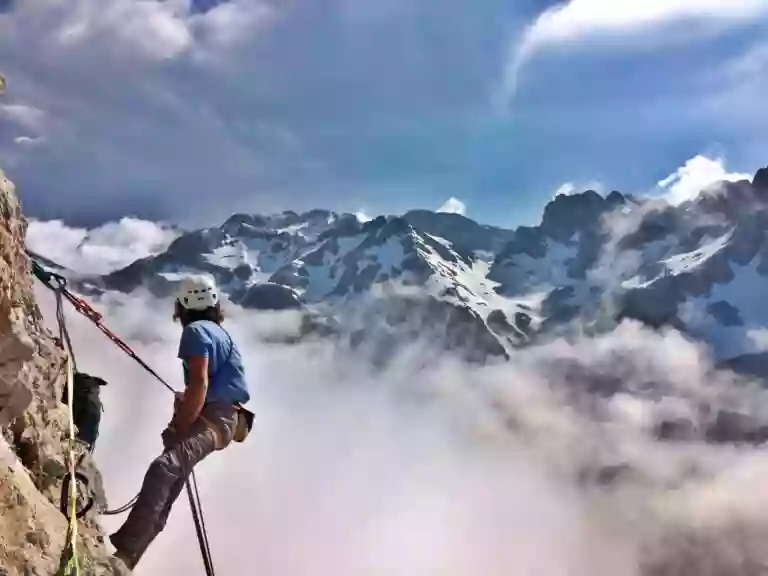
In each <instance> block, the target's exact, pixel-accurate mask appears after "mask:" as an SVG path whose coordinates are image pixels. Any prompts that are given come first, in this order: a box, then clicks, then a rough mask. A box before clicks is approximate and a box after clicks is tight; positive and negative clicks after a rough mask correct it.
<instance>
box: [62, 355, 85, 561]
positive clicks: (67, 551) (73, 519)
mask: <svg viewBox="0 0 768 576" xmlns="http://www.w3.org/2000/svg"><path fill="white" fill-rule="evenodd" d="M65 346H67V351H66V352H67V405H68V406H69V410H68V412H69V446H68V447H67V459H68V460H69V462H68V463H67V464H68V468H69V478H70V483H69V528H68V529H67V540H68V542H67V543H66V545H65V548H64V552H63V556H62V565H61V566H60V569H59V573H58V574H57V576H80V559H79V558H78V556H77V479H76V478H75V460H76V459H75V452H74V446H75V420H74V415H73V410H72V408H73V406H74V392H73V390H72V388H73V380H74V371H73V366H72V350H70V349H69V346H68V345H66V344H65ZM67 556H68V558H67V562H66V564H64V563H63V560H64V558H66V557H67Z"/></svg>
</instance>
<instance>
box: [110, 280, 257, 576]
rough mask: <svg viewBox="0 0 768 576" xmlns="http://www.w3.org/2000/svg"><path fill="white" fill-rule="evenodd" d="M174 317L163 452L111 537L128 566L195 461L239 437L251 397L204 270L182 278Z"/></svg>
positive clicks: (142, 549) (144, 545)
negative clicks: (177, 365) (174, 370)
mask: <svg viewBox="0 0 768 576" xmlns="http://www.w3.org/2000/svg"><path fill="white" fill-rule="evenodd" d="M173 319H174V321H176V320H180V322H181V325H182V334H181V341H180V343H179V352H178V357H179V358H180V359H181V360H182V366H183V373H184V382H185V385H186V388H185V390H184V392H183V393H181V394H179V395H177V397H176V401H175V402H174V414H173V418H172V419H171V422H170V423H169V425H168V427H167V428H166V430H165V431H163V433H162V440H163V446H164V450H163V453H162V454H161V455H160V456H158V457H157V458H156V459H155V460H154V461H153V462H152V463H151V464H150V466H149V469H148V470H147V473H146V475H145V477H144V482H143V484H142V487H141V492H140V493H139V496H138V499H137V501H136V505H135V506H134V507H133V509H132V510H131V513H130V515H129V516H128V518H127V519H126V521H125V523H124V524H123V525H122V526H121V527H120V529H119V530H117V532H115V533H114V534H112V535H111V536H110V540H111V542H112V544H113V545H114V546H115V548H116V552H115V554H114V556H115V558H117V559H118V560H119V561H122V563H123V564H124V565H125V566H126V567H127V568H128V569H130V570H133V568H134V567H135V566H136V564H137V563H138V562H139V560H140V559H141V557H142V555H143V554H144V552H145V551H146V550H147V548H148V547H149V545H150V544H151V543H152V541H153V540H154V539H155V537H156V536H157V535H158V534H159V533H160V532H161V531H162V530H163V528H164V527H165V523H166V520H167V519H168V515H169V513H170V511H171V507H172V506H173V503H174V502H175V501H176V499H177V498H178V496H179V494H180V493H181V491H182V489H183V488H184V483H185V481H186V478H187V476H188V475H189V473H190V471H191V470H192V467H194V466H195V465H196V464H197V463H199V462H200V461H201V460H203V459H204V458H206V457H207V456H209V455H210V454H211V453H213V452H215V451H217V450H222V449H224V448H226V447H227V446H228V445H229V444H230V443H231V442H232V440H233V439H236V437H235V433H236V430H237V427H238V406H239V405H240V404H244V403H246V402H248V400H249V397H250V396H249V393H248V387H247V383H246V380H245V373H244V368H243V363H242V358H241V356H240V352H239V350H238V348H237V345H236V344H235V343H234V341H233V340H232V338H231V337H230V336H229V334H228V333H227V332H226V330H224V329H223V328H222V327H221V323H222V320H223V314H222V311H221V303H220V300H219V293H218V289H217V287H216V285H215V283H214V282H213V281H212V280H211V279H209V278H208V277H206V276H191V277H188V278H186V279H184V280H183V281H182V282H181V285H180V289H179V292H178V296H177V299H176V302H175V310H174V315H173Z"/></svg>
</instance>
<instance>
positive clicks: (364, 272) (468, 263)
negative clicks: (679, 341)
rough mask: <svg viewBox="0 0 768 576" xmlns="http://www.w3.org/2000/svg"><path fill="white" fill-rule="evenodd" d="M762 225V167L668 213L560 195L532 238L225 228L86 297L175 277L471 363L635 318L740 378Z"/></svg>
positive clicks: (429, 216)
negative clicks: (427, 333)
mask: <svg viewBox="0 0 768 576" xmlns="http://www.w3.org/2000/svg"><path fill="white" fill-rule="evenodd" d="M766 224H768V169H763V170H760V171H759V172H758V173H757V175H756V176H755V178H754V180H753V181H752V182H749V181H741V182H723V183H719V184H717V185H715V186H712V187H710V188H709V189H707V190H705V191H702V194H701V195H700V196H699V197H698V198H697V199H696V200H694V201H689V202H686V203H684V204H681V205H679V206H672V205H670V204H668V203H666V202H665V201H663V200H660V199H649V198H634V197H632V196H625V195H622V194H620V193H619V192H612V193H611V194H609V195H607V196H606V197H603V196H601V195H599V194H598V193H596V192H594V191H586V192H583V193H581V194H573V195H558V196H557V197H556V198H555V199H554V200H552V201H551V202H550V203H549V204H547V206H546V208H545V209H544V213H543V217H542V220H541V223H540V224H539V225H538V226H533V227H520V228H518V229H516V230H505V229H501V228H496V227H491V226H482V225H480V224H478V223H476V222H474V221H472V220H470V219H468V218H465V217H463V216H460V215H456V214H443V213H434V212H429V211H412V212H408V213H406V214H404V215H402V216H387V217H385V216H380V217H378V218H376V219H374V220H371V221H368V222H363V221H361V220H360V219H359V218H358V217H357V216H355V215H353V214H337V213H334V212H329V211H326V210H313V211H311V212H307V213H305V214H296V213H294V212H284V213H281V214H276V215H271V216H259V215H247V214H237V215H234V216H232V217H231V218H230V219H229V220H227V221H226V222H225V223H224V224H222V225H221V226H219V227H214V228H206V229H202V230H197V231H193V232H189V233H186V234H183V235H182V236H180V237H179V238H177V239H176V240H175V241H174V242H173V243H172V244H171V246H170V247H169V248H168V250H166V251H165V252H164V253H162V254H159V255H157V256H153V257H149V258H146V259H143V260H140V261H137V262H135V263H133V264H132V265H130V266H128V267H127V268H124V269H122V270H118V271H116V272H113V273H111V274H109V275H106V276H104V277H102V278H99V279H97V280H94V282H93V283H94V284H95V285H97V286H99V287H101V288H104V289H115V290H121V291H131V290H133V289H135V288H137V287H139V286H144V287H148V288H150V289H151V290H153V291H155V292H157V293H160V294H167V293H169V291H170V289H171V288H172V287H173V284H174V282H175V281H176V280H177V279H178V278H179V276H180V275H181V274H184V273H188V272H206V273H210V274H212V275H214V276H215V277H216V279H217V281H218V282H219V283H220V284H221V286H222V287H223V289H224V291H225V292H226V293H227V294H228V296H229V298H230V299H231V300H232V301H234V302H235V303H238V304H240V305H242V306H243V307H245V308H255V309H262V310H284V309H300V310H305V311H307V313H311V314H313V315H316V316H323V317H333V318H336V320H338V321H340V323H341V325H345V326H346V327H347V328H349V330H350V331H351V333H354V334H357V335H358V336H360V333H361V332H362V333H367V332H370V331H371V330H372V328H371V326H372V322H373V320H374V319H375V320H377V321H382V320H383V324H382V322H378V323H376V330H378V331H379V332H381V330H380V328H381V326H382V325H383V326H385V327H386V328H387V329H390V328H392V329H395V330H396V333H397V334H400V335H401V336H402V334H401V332H398V330H402V329H403V328H404V327H405V328H406V329H407V330H408V331H412V332H414V333H417V332H419V331H424V330H432V331H434V333H435V335H436V336H438V337H439V339H440V340H441V341H442V342H443V343H444V344H445V345H447V346H449V347H451V348H457V349H458V348H460V349H462V350H470V351H472V352H471V355H472V356H473V357H479V358H486V357H487V356H489V355H490V356H508V355H509V354H510V353H512V352H513V351H514V350H515V348H517V347H520V346H524V345H526V344H529V343H531V342H534V341H537V340H540V339H541V338H545V337H550V336H552V335H555V334H559V335H563V336H568V335H569V334H573V333H577V334H580V333H584V332H585V331H586V332H592V333H594V332H599V331H603V330H607V329H610V328H611V327H613V326H615V325H616V323H617V322H618V321H620V320H621V319H622V318H634V319H637V320H640V321H642V322H644V323H647V324H649V325H652V326H655V327H660V326H663V325H670V326H673V327H675V328H677V329H679V330H681V331H683V332H685V333H687V334H689V335H691V336H693V337H695V338H697V339H701V340H703V341H705V342H707V343H709V344H710V345H711V346H712V348H713V350H714V353H715V356H716V358H717V359H718V360H721V361H726V362H729V363H731V364H732V365H736V366H738V367H742V368H744V367H747V368H750V369H752V368H754V367H755V366H762V356H761V355H762V353H763V352H764V351H765V350H768V309H765V311H763V309H762V307H761V306H760V297H761V294H762V292H763V290H764V289H765V288H766V287H768V283H766V282H765V280H766V277H767V276H768V242H767V241H766V235H765V232H764V230H765V229H766Z"/></svg>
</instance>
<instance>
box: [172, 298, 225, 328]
mask: <svg viewBox="0 0 768 576" xmlns="http://www.w3.org/2000/svg"><path fill="white" fill-rule="evenodd" d="M173 320H174V322H175V321H176V320H180V321H181V325H182V326H188V325H189V324H192V322H198V321H199V320H208V321H210V322H215V323H216V324H221V323H222V322H224V312H222V310H221V303H219V302H217V303H216V306H211V307H209V308H206V309H205V310H187V309H186V308H184V306H182V305H181V302H179V301H178V300H176V304H175V307H174V311H173Z"/></svg>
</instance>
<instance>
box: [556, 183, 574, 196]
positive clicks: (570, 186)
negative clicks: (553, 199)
mask: <svg viewBox="0 0 768 576" xmlns="http://www.w3.org/2000/svg"><path fill="white" fill-rule="evenodd" d="M575 192H576V185H575V184H574V183H573V182H566V183H565V184H563V185H562V186H560V188H558V189H557V190H555V196H559V195H560V194H565V195H566V196H570V195H571V194H573V193H575Z"/></svg>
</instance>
